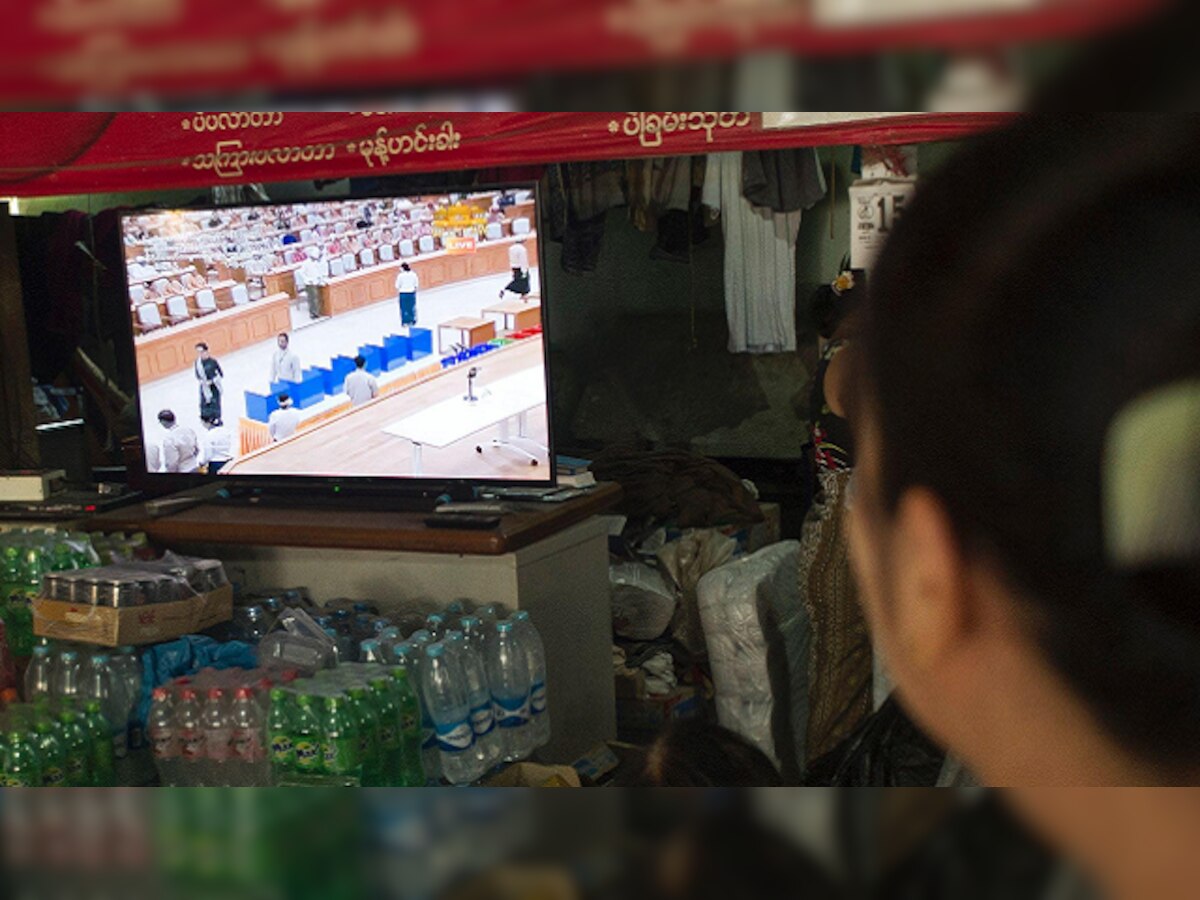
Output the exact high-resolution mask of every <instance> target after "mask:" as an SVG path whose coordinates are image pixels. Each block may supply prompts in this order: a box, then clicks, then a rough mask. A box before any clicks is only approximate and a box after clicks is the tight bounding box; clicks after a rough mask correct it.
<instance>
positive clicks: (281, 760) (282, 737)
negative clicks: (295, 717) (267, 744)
mask: <svg viewBox="0 0 1200 900" xmlns="http://www.w3.org/2000/svg"><path fill="white" fill-rule="evenodd" d="M271 759H272V761H274V763H275V764H276V765H277V766H290V765H291V764H292V763H293V762H295V761H296V748H295V747H294V746H293V745H292V736H291V735H290V734H287V733H286V732H280V733H279V734H273V735H271Z"/></svg>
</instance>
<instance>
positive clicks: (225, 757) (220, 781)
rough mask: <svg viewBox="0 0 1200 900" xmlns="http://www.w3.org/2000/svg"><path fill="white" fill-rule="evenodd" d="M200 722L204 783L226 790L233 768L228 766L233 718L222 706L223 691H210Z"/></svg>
mask: <svg viewBox="0 0 1200 900" xmlns="http://www.w3.org/2000/svg"><path fill="white" fill-rule="evenodd" d="M200 722H201V725H202V726H203V728H204V759H205V762H206V765H205V766H204V769H207V771H206V772H205V778H204V782H203V783H204V784H205V785H212V786H214V787H229V786H230V785H231V784H232V782H233V778H232V775H233V773H232V772H231V771H230V769H231V768H233V767H231V766H230V765H229V763H230V761H231V760H232V758H233V719H232V718H231V717H230V715H229V710H228V709H226V707H225V692H224V691H223V690H221V689H220V688H219V687H215V688H210V689H209V691H208V702H207V703H205V704H204V712H202V713H201V714H200ZM202 771H203V770H202Z"/></svg>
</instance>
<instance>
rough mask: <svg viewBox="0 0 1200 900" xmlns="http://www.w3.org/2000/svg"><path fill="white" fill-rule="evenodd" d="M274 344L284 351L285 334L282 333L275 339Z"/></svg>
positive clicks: (285, 343)
mask: <svg viewBox="0 0 1200 900" xmlns="http://www.w3.org/2000/svg"><path fill="white" fill-rule="evenodd" d="M275 343H277V344H278V345H279V349H280V350H286V349H287V348H288V336H287V332H283V333H281V334H280V335H279V336H278V337H277V338H275Z"/></svg>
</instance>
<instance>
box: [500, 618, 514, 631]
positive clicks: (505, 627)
mask: <svg viewBox="0 0 1200 900" xmlns="http://www.w3.org/2000/svg"><path fill="white" fill-rule="evenodd" d="M512 630H513V623H512V622H510V621H508V620H507V619H506V620H504V621H503V622H497V623H496V631H497V632H498V633H500V634H508V633H509V632H510V631H512Z"/></svg>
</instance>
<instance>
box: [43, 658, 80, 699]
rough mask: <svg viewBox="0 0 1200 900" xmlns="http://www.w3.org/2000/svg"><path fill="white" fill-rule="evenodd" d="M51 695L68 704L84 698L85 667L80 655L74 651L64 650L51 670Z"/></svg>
mask: <svg viewBox="0 0 1200 900" xmlns="http://www.w3.org/2000/svg"><path fill="white" fill-rule="evenodd" d="M50 678H51V693H52V694H53V695H54V696H55V697H57V698H58V699H59V700H65V701H67V702H68V703H70V702H73V701H75V700H78V699H80V698H81V697H82V696H83V666H82V664H81V663H80V661H79V654H78V653H76V652H75V651H74V650H63V651H62V652H61V653H59V654H58V659H56V660H55V661H54V665H53V668H52V669H51V674H50Z"/></svg>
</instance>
